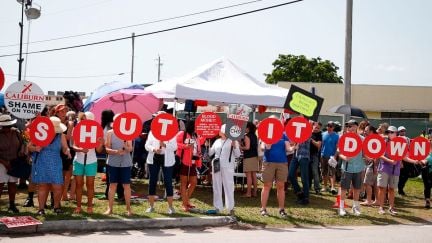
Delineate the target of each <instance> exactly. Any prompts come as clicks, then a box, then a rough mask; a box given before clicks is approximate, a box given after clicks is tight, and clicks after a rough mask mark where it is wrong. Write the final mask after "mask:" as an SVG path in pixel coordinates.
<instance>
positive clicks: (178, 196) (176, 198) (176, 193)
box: [173, 192, 181, 200]
mask: <svg viewBox="0 0 432 243" xmlns="http://www.w3.org/2000/svg"><path fill="white" fill-rule="evenodd" d="M180 198H181V196H180V194H179V193H178V192H175V193H174V195H173V199H174V200H179V199H180Z"/></svg>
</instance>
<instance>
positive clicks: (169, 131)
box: [151, 113, 178, 141]
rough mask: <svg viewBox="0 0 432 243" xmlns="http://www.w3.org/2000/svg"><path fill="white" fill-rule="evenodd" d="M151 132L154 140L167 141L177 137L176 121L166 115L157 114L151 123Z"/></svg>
mask: <svg viewBox="0 0 432 243" xmlns="http://www.w3.org/2000/svg"><path fill="white" fill-rule="evenodd" d="M151 132H152V134H153V136H154V137H155V138H156V139H158V140H160V141H169V140H171V139H172V138H174V137H175V136H176V135H177V132H178V122H177V119H176V118H175V117H174V116H172V115H170V114H168V113H163V114H159V115H158V116H156V117H155V118H154V119H153V121H152V123H151Z"/></svg>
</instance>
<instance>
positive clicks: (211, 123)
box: [195, 112, 222, 138]
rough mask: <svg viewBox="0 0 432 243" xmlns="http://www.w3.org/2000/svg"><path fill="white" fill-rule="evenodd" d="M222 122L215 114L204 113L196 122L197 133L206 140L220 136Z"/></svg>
mask: <svg viewBox="0 0 432 243" xmlns="http://www.w3.org/2000/svg"><path fill="white" fill-rule="evenodd" d="M221 125H222V121H221V119H220V117H219V116H218V115H217V114H216V113H214V112H204V113H202V114H200V115H199V116H198V117H197V119H196V120H195V132H196V133H197V134H198V135H199V136H202V137H205V138H213V137H215V136H217V135H218V134H219V131H220V128H221Z"/></svg>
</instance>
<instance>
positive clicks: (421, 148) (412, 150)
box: [409, 137, 431, 160]
mask: <svg viewBox="0 0 432 243" xmlns="http://www.w3.org/2000/svg"><path fill="white" fill-rule="evenodd" d="M430 150H431V145H430V142H429V140H428V139H427V138H424V137H416V138H414V139H411V141H410V146H409V157H410V158H411V159H413V160H424V159H426V157H428V155H429V153H430Z"/></svg>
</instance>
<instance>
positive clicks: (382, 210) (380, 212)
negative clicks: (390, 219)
mask: <svg viewBox="0 0 432 243" xmlns="http://www.w3.org/2000/svg"><path fill="white" fill-rule="evenodd" d="M378 213H379V214H381V215H383V214H385V211H384V208H381V207H380V208H379V210H378Z"/></svg>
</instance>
